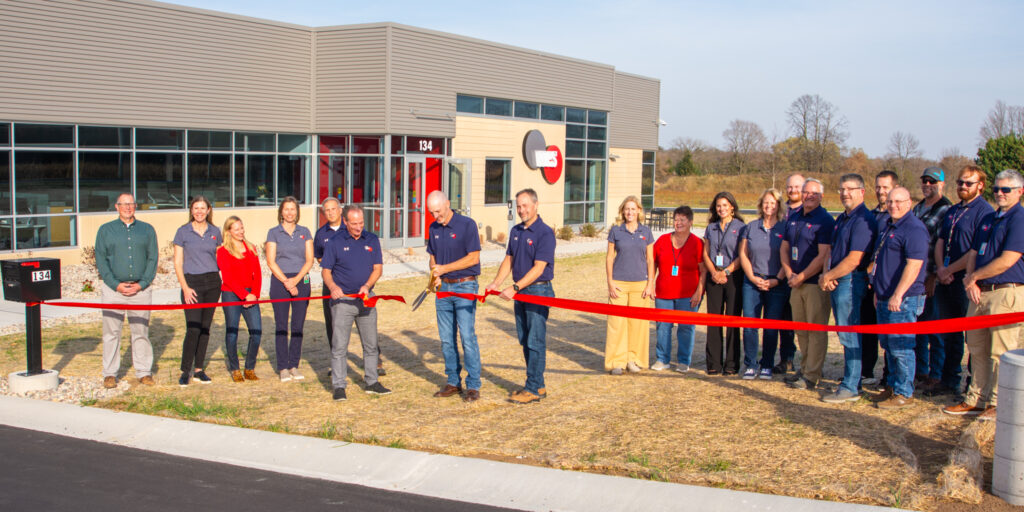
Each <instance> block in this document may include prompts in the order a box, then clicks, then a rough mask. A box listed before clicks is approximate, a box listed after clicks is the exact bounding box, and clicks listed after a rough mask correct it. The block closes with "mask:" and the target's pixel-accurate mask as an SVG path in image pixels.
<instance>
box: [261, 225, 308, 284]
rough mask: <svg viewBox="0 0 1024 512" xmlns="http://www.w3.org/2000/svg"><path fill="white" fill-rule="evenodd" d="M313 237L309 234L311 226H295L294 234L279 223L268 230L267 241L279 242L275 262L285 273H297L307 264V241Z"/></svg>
mask: <svg viewBox="0 0 1024 512" xmlns="http://www.w3.org/2000/svg"><path fill="white" fill-rule="evenodd" d="M312 239H313V235H310V234H309V228H307V227H305V226H298V225H296V226H295V229H293V230H292V234H290V235H289V234H288V232H287V231H285V230H284V226H282V225H281V224H278V225H276V226H274V227H272V228H270V230H269V231H267V242H274V243H275V244H277V248H276V249H277V252H276V253H275V260H276V261H275V263H277V266H278V267H280V268H281V272H284V273H285V274H296V273H298V272H299V271H300V270H302V266H303V265H305V264H306V242H308V241H310V240H312Z"/></svg>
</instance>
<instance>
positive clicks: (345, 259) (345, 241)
mask: <svg viewBox="0 0 1024 512" xmlns="http://www.w3.org/2000/svg"><path fill="white" fill-rule="evenodd" d="M383 263H384V257H383V256H382V255H381V250H380V239H378V238H377V235H374V234H373V233H370V232H369V231H366V230H363V232H362V234H360V235H359V238H358V239H356V238H353V237H352V234H351V233H349V232H348V230H347V229H342V230H341V232H340V233H338V234H337V235H336V236H334V237H333V238H331V240H330V241H329V242H327V246H326V247H325V248H324V257H323V259H322V260H320V266H321V267H323V268H327V269H330V270H331V277H332V278H333V279H334V284H337V285H338V286H340V287H341V291H343V292H345V293H346V294H350V293H359V288H360V287H362V286H363V285H364V284H366V281H367V280H368V279H370V274H372V273H373V266H374V265H382V264H383ZM371 289H372V288H371Z"/></svg>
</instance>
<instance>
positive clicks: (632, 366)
mask: <svg viewBox="0 0 1024 512" xmlns="http://www.w3.org/2000/svg"><path fill="white" fill-rule="evenodd" d="M626 370H627V371H628V372H629V373H640V365H638V364H636V363H634V362H633V361H630V362H628V363H626Z"/></svg>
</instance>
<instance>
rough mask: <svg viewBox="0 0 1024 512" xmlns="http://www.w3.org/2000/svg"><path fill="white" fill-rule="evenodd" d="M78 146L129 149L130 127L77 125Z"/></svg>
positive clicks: (130, 139) (130, 143)
mask: <svg viewBox="0 0 1024 512" xmlns="http://www.w3.org/2000/svg"><path fill="white" fill-rule="evenodd" d="M78 147H80V148H104V149H131V148H132V129H131V128H127V127H122V126H79V127H78Z"/></svg>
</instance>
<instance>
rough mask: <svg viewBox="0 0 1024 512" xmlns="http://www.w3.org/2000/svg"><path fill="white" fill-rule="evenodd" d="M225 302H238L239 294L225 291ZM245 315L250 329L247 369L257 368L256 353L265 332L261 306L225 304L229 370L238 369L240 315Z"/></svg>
mask: <svg viewBox="0 0 1024 512" xmlns="http://www.w3.org/2000/svg"><path fill="white" fill-rule="evenodd" d="M222 300H223V301H224V302H237V301H240V300H242V299H239V298H238V296H237V295H235V294H234V293H231V292H223V294H222ZM240 316H241V317H245V327H246V328H247V329H249V347H248V348H247V349H246V352H245V369H246V370H252V369H253V368H256V355H257V354H258V353H259V351H260V336H261V335H262V334H263V320H262V318H261V317H260V306H259V305H258V304H257V305H255V306H249V307H247V308H246V307H242V306H224V351H225V352H227V360H228V371H232V372H233V371H235V370H237V369H238V317H240Z"/></svg>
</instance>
